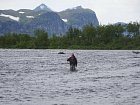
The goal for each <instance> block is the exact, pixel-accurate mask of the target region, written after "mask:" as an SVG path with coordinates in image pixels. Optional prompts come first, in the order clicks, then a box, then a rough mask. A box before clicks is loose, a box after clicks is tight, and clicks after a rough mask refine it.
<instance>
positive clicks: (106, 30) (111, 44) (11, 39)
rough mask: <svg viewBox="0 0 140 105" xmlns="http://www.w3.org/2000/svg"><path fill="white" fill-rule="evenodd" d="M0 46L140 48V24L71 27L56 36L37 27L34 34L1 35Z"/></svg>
mask: <svg viewBox="0 0 140 105" xmlns="http://www.w3.org/2000/svg"><path fill="white" fill-rule="evenodd" d="M125 33H126V34H127V35H125ZM0 48H24V49H26V48H27V49H47V48H52V49H60V48H61V49H140V24H139V23H138V22H133V23H129V24H128V25H120V24H118V25H103V26H101V25H100V26H98V27H93V26H92V25H87V26H85V27H83V29H82V30H80V29H77V28H72V27H71V28H69V30H68V31H67V32H66V34H65V35H61V36H56V35H53V36H52V37H48V33H47V32H45V31H44V30H36V31H35V32H34V36H31V35H27V34H10V33H9V34H6V35H3V36H0Z"/></svg>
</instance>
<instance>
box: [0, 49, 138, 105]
mask: <svg viewBox="0 0 140 105" xmlns="http://www.w3.org/2000/svg"><path fill="white" fill-rule="evenodd" d="M60 51H62V52H64V53H65V54H58V52H60ZM71 53H74V54H75V56H76V57H77V60H78V66H77V68H76V69H77V71H76V72H71V71H70V70H69V64H68V62H67V61H66V60H67V58H68V57H69V56H71ZM0 105H140V54H135V53H133V52H132V51H131V50H64V49H63V50H61V49H60V50H51V49H47V50H37V49H34V50H33V49H0Z"/></svg>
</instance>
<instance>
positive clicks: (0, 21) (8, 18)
mask: <svg viewBox="0 0 140 105" xmlns="http://www.w3.org/2000/svg"><path fill="white" fill-rule="evenodd" d="M43 16H44V18H42V17H43ZM8 23H9V24H10V25H9V24H8ZM12 24H13V26H14V27H9V26H12ZM16 24H17V26H18V27H19V28H17V26H16ZM88 24H93V25H94V26H98V25H99V22H98V19H97V17H96V14H95V12H94V11H92V10H90V9H84V8H82V7H81V6H77V7H75V8H73V9H66V10H63V11H61V12H54V11H52V10H51V9H50V8H49V7H48V6H46V5H45V4H41V5H39V6H37V7H36V8H35V9H33V10H31V9H19V10H17V11H15V10H11V9H9V10H0V34H6V33H7V32H8V33H9V32H10V33H16V32H17V33H26V34H33V32H34V30H36V29H37V28H42V29H44V30H45V31H47V32H48V33H49V34H58V35H59V34H63V33H65V32H66V31H67V30H68V28H69V27H70V26H72V27H74V28H75V27H76V28H82V27H83V26H84V25H88ZM8 25H9V26H8ZM6 30H7V31H6Z"/></svg>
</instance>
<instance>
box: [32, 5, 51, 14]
mask: <svg viewBox="0 0 140 105" xmlns="http://www.w3.org/2000/svg"><path fill="white" fill-rule="evenodd" d="M34 11H48V12H50V11H52V10H51V9H50V8H49V7H47V6H46V5H45V4H41V5H39V6H37V7H36V8H35V9H34Z"/></svg>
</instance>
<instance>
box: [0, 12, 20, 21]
mask: <svg viewBox="0 0 140 105" xmlns="http://www.w3.org/2000/svg"><path fill="white" fill-rule="evenodd" d="M0 16H3V17H8V18H10V19H12V20H15V21H19V17H15V16H12V15H6V14H3V13H1V14H0Z"/></svg>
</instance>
